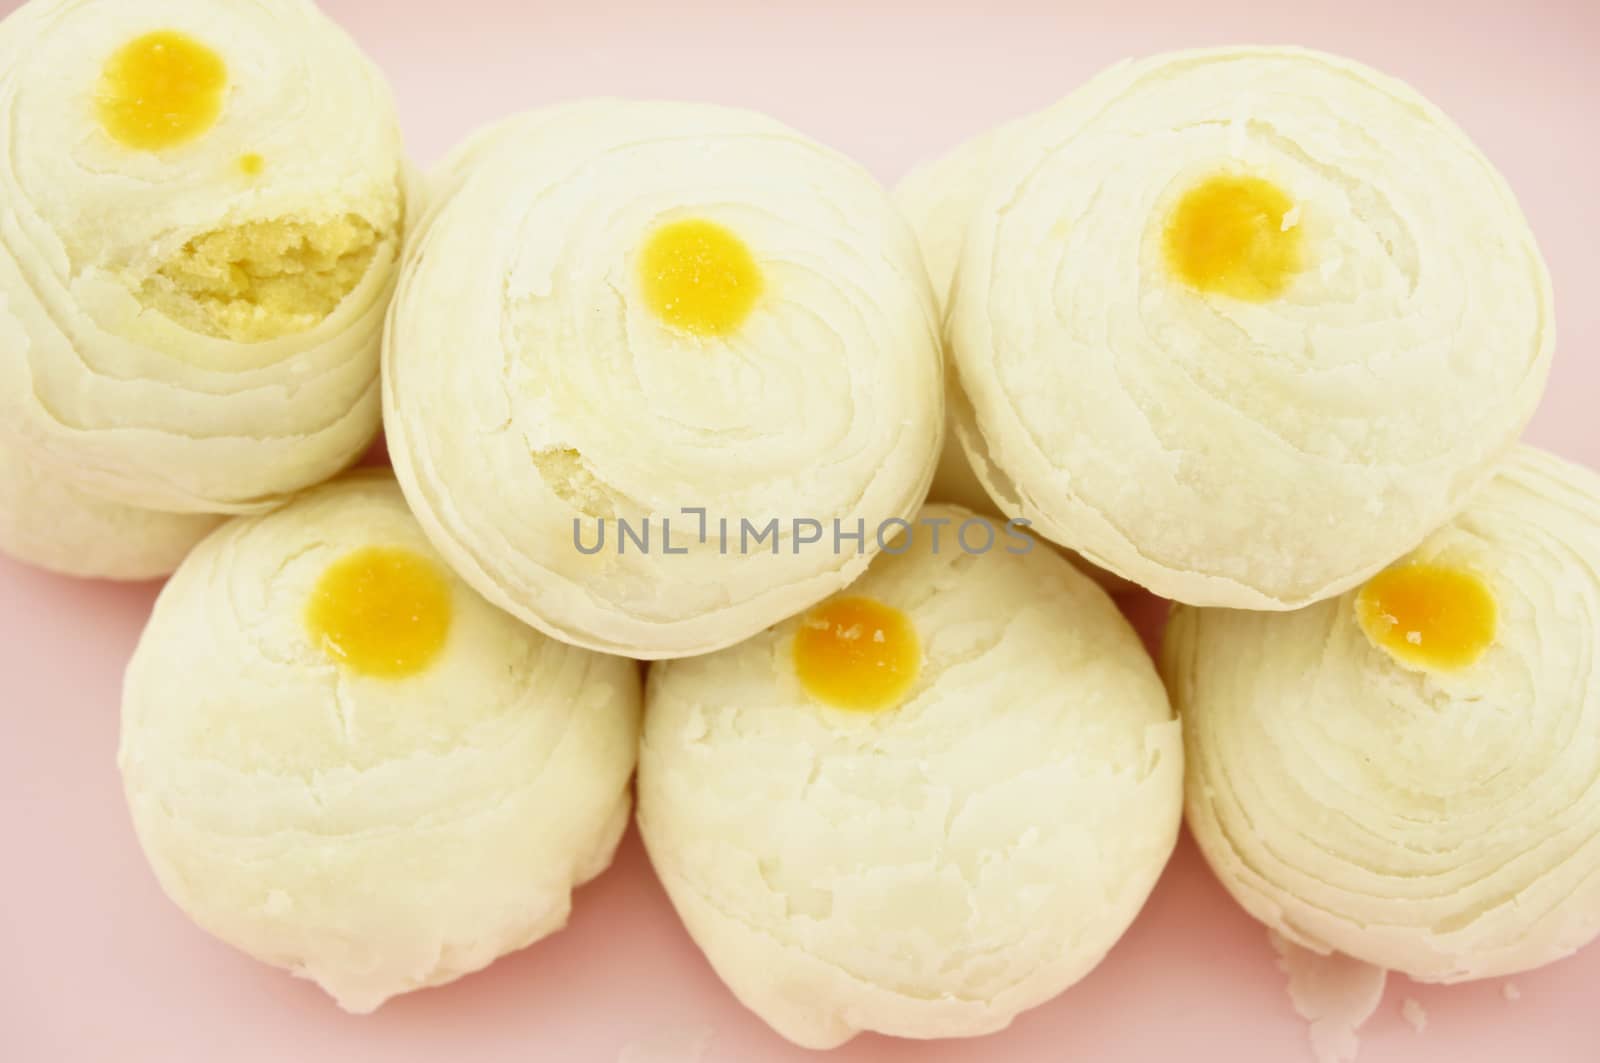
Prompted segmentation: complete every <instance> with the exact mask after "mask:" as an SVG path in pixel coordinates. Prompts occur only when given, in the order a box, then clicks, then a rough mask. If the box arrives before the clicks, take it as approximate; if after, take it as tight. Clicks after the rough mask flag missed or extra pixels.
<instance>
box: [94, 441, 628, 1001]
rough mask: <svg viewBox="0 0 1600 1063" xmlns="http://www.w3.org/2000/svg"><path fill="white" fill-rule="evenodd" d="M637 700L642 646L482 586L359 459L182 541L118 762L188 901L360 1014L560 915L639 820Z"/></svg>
mask: <svg viewBox="0 0 1600 1063" xmlns="http://www.w3.org/2000/svg"><path fill="white" fill-rule="evenodd" d="M639 705H640V690H639V675H638V669H637V666H636V665H635V664H634V663H633V662H631V661H626V660H623V659H621V658H616V657H608V656H604V655H601V654H594V653H590V652H588V651H585V650H580V649H577V648H574V647H571V646H567V645H564V644H562V643H559V642H556V641H554V640H551V639H547V638H545V637H544V636H542V635H540V634H538V633H537V632H534V631H531V630H529V629H528V628H526V627H525V626H523V625H522V624H519V623H517V622H516V621H515V620H514V619H512V618H511V617H509V616H507V615H506V614H505V613H503V612H501V611H500V610H498V609H496V608H494V607H493V606H491V605H490V604H489V603H487V602H485V601H484V600H483V599H482V598H480V597H478V595H476V594H475V593H473V592H472V591H471V589H469V588H468V587H466V586H465V585H464V584H463V583H461V582H460V580H459V579H458V578H456V577H455V576H454V575H453V574H452V573H451V572H450V571H449V569H448V568H447V567H446V566H445V565H444V564H443V563H442V562H441V561H440V560H439V558H438V556H437V555H436V554H435V553H434V552H433V550H432V548H431V547H430V546H429V545H428V542H427V539H426V537H425V536H424V535H423V534H422V531H421V529H419V528H418V527H417V524H416V521H415V519H414V518H412V517H411V515H410V513H409V512H408V511H407V509H406V506H405V503H404V500H403V498H402V497H401V494H400V490H399V488H398V487H397V486H396V485H395V483H394V481H393V479H392V478H391V477H390V476H389V475H388V473H387V472H379V471H376V470H373V471H363V472H358V473H355V474H351V475H350V476H348V477H345V478H343V479H341V480H337V481H335V482H333V483H332V484H329V485H326V486H323V487H320V488H316V489H314V490H312V491H310V492H308V493H306V494H304V495H302V496H300V497H299V498H297V499H296V500H294V501H292V502H290V503H289V504H288V505H286V506H284V507H283V508H281V509H278V510H275V511H273V512H271V513H268V514H266V515H263V516H258V517H248V518H239V519H237V520H235V521H233V522H232V523H229V524H227V525H225V526H224V527H222V528H221V529H219V530H218V531H217V532H216V533H215V534H213V535H212V536H211V537H209V538H208V539H206V540H205V541H204V542H203V543H201V544H200V546H199V547H197V548H196V549H195V551H194V552H193V553H192V554H191V555H190V556H189V558H188V559H187V560H186V561H185V562H184V563H183V565H182V566H181V567H180V568H179V569H178V571H177V573H176V574H175V575H174V576H173V577H172V580H171V581H170V582H169V583H168V584H167V586H166V588H165V589H164V590H163V591H162V593H161V596H160V598H159V599H158V600H157V602H156V607H155V612H154V614H153V615H152V617H151V619H150V623H149V626H148V627H147V628H146V629H145V632H144V635H143V637H142V638H141V639H140V641H139V646H138V649H137V650H136V651H135V653H134V656H133V661H132V663H131V664H130V665H129V668H128V674H127V680H126V684H125V688H124V693H123V705H122V744H121V751H120V754H119V763H120V764H121V768H122V774H123V781H124V784H125V787H126V792H127V798H128V803H129V806H130V808H131V810H132V813H133V821H134V825H135V827H136V828H137V830H138V834H139V840H140V842H141V844H142V845H143V847H144V851H145V855H146V856H147V857H148V858H149V860H150V863H151V866H152V867H153V868H154V869H155V872H156V875H157V877H158V878H159V879H160V881H161V885H162V887H163V888H164V889H165V890H166V892H167V893H168V895H169V896H171V898H172V899H173V900H174V901H175V902H176V903H177V904H178V906H179V907H180V908H182V909H183V910H184V912H186V913H187V914H188V915H189V916H190V917H191V918H192V919H194V921H195V922H196V923H198V924H199V925H200V926H201V927H203V928H205V929H206V930H208V931H210V932H211V933H213V934H215V935H216V936H217V937H219V938H221V939H222V940H223V941H226V942H228V943H229V944H231V945H234V946H236V947H237V948H240V949H242V950H244V951H245V952H247V953H249V954H250V955H252V956H254V957H256V958H258V959H260V960H263V961H264V962H267V963H270V964H274V965H277V966H280V967H285V968H288V969H289V970H291V971H293V972H294V973H296V974H298V975H301V976H303V977H306V978H310V979H314V980H315V981H316V982H317V984H319V985H320V986H321V987H322V988H323V989H325V990H326V991H327V992H328V993H330V994H331V995H332V996H333V997H334V998H335V999H336V1000H337V1001H338V1002H339V1004H340V1005H341V1006H343V1007H345V1008H346V1009H348V1010H351V1011H356V1012H366V1011H371V1010H372V1009H374V1008H376V1007H378V1005H380V1004H382V1003H383V1001H384V1000H386V999H387V998H389V997H391V996H393V995H394V994H397V993H403V992H406V991H409V990H413V989H418V988H422V987H424V986H431V985H439V984H441V983H444V982H448V981H451V980H453V979H455V978H457V977H459V976H461V975H463V974H467V973H469V972H471V971H474V970H477V969H479V968H481V967H483V966H485V965H486V964H488V963H490V962H492V961H493V960H494V959H495V958H496V957H498V956H501V955H504V954H505V953H508V952H510V951H512V950H514V949H519V948H522V947H523V946H525V945H527V944H529V943H531V942H533V941H536V940H538V939H539V938H541V937H544V936H545V935H547V934H549V933H552V932H553V931H555V930H557V929H559V928H560V927H561V926H562V925H563V924H564V923H565V921H566V918H567V914H568V911H569V908H570V904H571V893H572V890H573V888H574V887H576V886H577V885H579V884H581V883H583V882H585V881H587V880H589V879H590V878H592V877H593V876H595V875H597V874H598V873H599V872H600V871H602V870H603V869H604V868H605V867H606V866H607V865H608V864H609V863H610V862H611V857H612V854H613V852H614V850H615V848H616V845H617V842H618V839H619V838H620V836H621V834H622V831H623V828H624V826H625V825H626V822H627V819H628V810H629V804H630V794H629V786H628V783H629V778H630V776H631V774H632V771H633V764H634V761H635V757H636V753H637V749H638V722H639Z"/></svg>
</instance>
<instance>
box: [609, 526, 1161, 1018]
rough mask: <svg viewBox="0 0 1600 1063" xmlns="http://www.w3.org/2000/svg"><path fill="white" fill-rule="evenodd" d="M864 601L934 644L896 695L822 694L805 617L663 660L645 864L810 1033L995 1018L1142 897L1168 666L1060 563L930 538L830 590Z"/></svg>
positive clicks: (1157, 819) (1089, 962)
mask: <svg viewBox="0 0 1600 1063" xmlns="http://www.w3.org/2000/svg"><path fill="white" fill-rule="evenodd" d="M922 515H923V517H925V518H938V517H948V518H953V519H954V520H955V521H956V522H957V523H959V522H960V521H961V520H963V519H965V518H967V517H968V516H970V515H971V514H970V511H967V510H963V509H960V508H957V507H947V506H930V507H928V508H926V509H924V510H923V511H922ZM862 596H865V597H867V598H869V599H871V600H874V601H876V602H881V603H884V604H886V605H887V606H889V607H891V608H892V609H893V610H896V611H899V612H901V613H903V614H904V616H905V617H906V618H907V620H908V622H909V627H911V628H913V629H914V630H915V632H916V634H917V637H918V639H919V642H920V646H921V666H920V671H919V672H918V674H917V675H916V677H915V679H914V680H913V681H912V682H911V683H910V685H909V689H908V690H907V691H906V693H905V694H904V695H903V698H902V699H901V700H900V701H899V702H898V704H897V705H892V706H889V707H883V708H880V709H879V710H878V711H859V710H855V709H845V708H835V707H832V706H830V705H827V704H822V703H820V702H819V701H818V700H817V699H816V696H815V694H814V690H815V689H816V688H815V687H813V686H811V685H808V683H807V680H806V677H805V674H804V673H803V672H801V671H800V670H799V669H798V668H797V667H796V666H795V665H794V664H793V663H792V662H793V660H794V659H795V656H796V654H797V653H798V647H799V643H798V641H797V640H798V639H799V638H800V637H801V636H803V635H805V634H806V633H807V631H806V628H807V625H809V624H810V623H811V619H810V615H809V614H808V615H807V616H802V617H797V618H794V619H791V620H789V621H786V622H784V623H782V624H779V625H777V626H775V627H773V628H771V629H769V630H767V631H765V632H763V633H761V634H759V635H757V636H756V637H754V638H752V639H750V640H749V641H746V642H744V643H741V644H740V645H738V646H735V647H733V648H732V649H728V650H724V651H722V652H720V653H716V654H712V655H709V656H704V657H695V658H690V659H686V660H675V661H669V662H662V663H658V664H655V665H653V666H652V667H651V670H650V676H649V681H648V684H647V691H646V705H647V710H646V716H645V731H644V738H643V742H642V745H641V752H640V771H639V810H638V811H639V825H640V831H641V834H642V836H643V838H644V841H645V844H646V846H647V848H648V850H649V854H650V860H651V863H652V864H653V865H654V867H655V870H656V873H657V874H658V875H659V877H660V879H661V881H662V883H663V885H664V886H665V887H666V890H667V893H668V894H669V896H670V897H671V899H672V902H673V904H674V906H675V907H676V908H677V911H678V913H679V915H680V916H681V917H682V918H683V920H684V923H685V924H686V926H687V927H688V929H689V932H690V934H691V935H692V936H693V937H694V939H695V941H696V943H697V944H698V945H699V946H700V947H701V949H703V950H704V951H705V953H706V955H707V957H708V958H709V959H710V961H711V964H712V966H713V967H715V969H716V971H717V973H718V974H719V975H720V976H721V978H722V979H723V981H724V982H726V983H727V984H728V986H729V987H730V988H731V989H732V990H733V992H734V993H735V994H736V995H737V996H738V998H739V999H740V1000H741V1001H742V1002H743V1003H744V1004H745V1005H746V1006H747V1007H749V1008H750V1009H751V1010H753V1011H754V1012H755V1013H756V1014H757V1015H759V1016H760V1017H761V1018H762V1019H764V1020H765V1021H766V1022H767V1023H769V1024H770V1025H771V1026H772V1027H773V1028H774V1029H776V1030H777V1031H778V1032H779V1033H780V1034H782V1035H783V1036H784V1037H787V1038H788V1039H790V1040H792V1041H794V1042H796V1043H798V1044H801V1045H804V1046H807V1047H810V1048H828V1047H832V1046H835V1045H838V1044H841V1043H843V1042H844V1041H847V1040H849V1039H850V1038H851V1037H853V1036H855V1034H857V1033H859V1032H861V1031H867V1030H871V1031H878V1032H881V1033H886V1034H890V1035H894V1036H901V1037H917V1038H933V1037H962V1036H975V1035H978V1034H983V1033H988V1032H991V1031H994V1030H998V1029H1000V1028H1002V1027H1004V1026H1006V1025H1007V1024H1008V1023H1009V1022H1010V1021H1011V1020H1012V1019H1013V1018H1014V1017H1015V1016H1016V1015H1017V1014H1018V1013H1020V1012H1022V1011H1024V1010H1026V1009H1027V1008H1030V1007H1033V1006H1035V1005H1037V1004H1040V1003H1042V1002H1043V1001H1045V1000H1047V999H1049V998H1050V997H1052V996H1054V995H1056V994H1057V993H1059V992H1061V991H1062V990H1063V989H1065V988H1067V987H1068V986H1070V985H1072V984H1073V983H1074V982H1076V981H1078V980H1079V979H1080V978H1082V977H1083V976H1084V975H1085V974H1087V973H1088V972H1089V971H1090V970H1091V969H1092V968H1093V967H1094V966H1095V965H1096V964H1097V963H1098V962H1099V961H1100V960H1101V958H1102V957H1103V956H1104V955H1105V953H1106V952H1107V951H1108V950H1109V949H1110V948H1111V947H1112V946H1113V944H1114V943H1115V942H1116V941H1117V939H1118V938H1119V937H1120V936H1121V934H1122V932H1123V931H1124V930H1125V929H1126V927H1127V926H1128V925H1129V924H1130V923H1131V922H1132V920H1133V918H1134V916H1135V915H1136V914H1137V912H1138V911H1139V909H1140V907H1141V906H1142V904H1143V903H1144V900H1145V898H1146V897H1147V895H1148V894H1149V891H1150V889H1151V888H1152V886H1153V885H1154V884H1155V881H1156V879H1157V877H1158V876H1159V874H1160V872H1161V869H1162V867H1163V866H1164V865H1165V863H1166V860H1167V858H1168V856H1169V855H1170V854H1171V851H1172V848H1173V845H1174V843H1175V841H1176V838H1177V831H1178V824H1179V818H1180V811H1181V809H1180V806H1181V802H1182V792H1181V791H1182V779H1183V749H1182V745H1181V742H1180V735H1179V725H1178V723H1177V721H1176V720H1175V719H1174V718H1173V714H1172V710H1171V709H1170V707H1169V706H1168V703H1167V700H1166V696H1165V693H1164V691H1163V690H1162V687H1161V683H1160V680H1159V679H1158V678H1157V676H1156V672H1155V668H1154V666H1153V664H1152V663H1151V661H1150V659H1149V657H1148V655H1146V653H1145V652H1144V649H1143V647H1142V646H1141V645H1140V643H1139V640H1138V638H1137V637H1136V636H1135V634H1134V633H1133V631H1132V630H1131V629H1130V628H1129V627H1128V625H1127V622H1126V621H1125V620H1124V619H1123V618H1122V616H1121V615H1120V614H1119V613H1118V612H1117V610H1116V607H1115V606H1114V605H1113V604H1112V602H1111V600H1110V598H1108V597H1107V596H1106V594H1105V592H1104V591H1102V590H1101V589H1100V588H1098V587H1097V586H1095V585H1094V584H1093V583H1092V582H1091V581H1090V580H1089V579H1088V578H1087V577H1086V576H1084V575H1083V574H1082V573H1080V572H1078V571H1077V570H1076V569H1075V568H1074V567H1073V566H1072V565H1071V564H1070V563H1069V562H1067V561H1066V560H1065V559H1064V558H1062V557H1060V556H1059V555H1057V554H1055V553H1054V552H1053V551H1051V550H1048V549H1045V548H1044V547H1043V546H1042V545H1040V544H1035V545H1034V547H1033V549H1032V551H1031V552H1030V553H1028V554H1026V555H1021V556H1018V555H1012V554H1008V553H1005V552H1004V551H1003V550H1000V549H996V550H994V551H991V552H989V553H986V554H982V555H970V554H966V553H963V552H962V551H960V550H955V549H951V548H950V544H949V543H948V542H947V543H946V545H945V548H944V549H942V550H941V551H940V552H937V553H936V552H934V551H933V550H932V549H931V543H930V541H929V540H928V538H927V537H926V536H922V537H921V538H920V540H918V539H916V538H914V539H913V543H912V545H911V547H910V549H909V550H908V551H907V552H906V553H905V554H903V555H901V556H891V555H889V554H887V553H886V554H884V555H883V556H880V557H879V558H878V559H877V560H876V561H875V562H874V563H873V565H872V567H871V568H870V569H869V570H868V572H867V574H866V575H865V576H864V577H863V578H862V579H861V580H860V581H858V582H857V583H855V584H853V585H852V586H851V587H850V589H849V590H848V591H847V592H846V594H845V595H844V596H841V597H840V598H835V599H831V600H830V604H833V605H838V606H845V605H847V604H848V603H850V602H852V601H857V600H859V599H860V598H861V597H862ZM827 608H828V605H826V604H825V605H824V606H822V607H819V611H820V610H824V609H827ZM856 615H857V616H860V615H863V614H860V613H859V611H857V612H856ZM874 638H878V636H876V635H875V636H874ZM878 642H879V645H880V647H881V645H882V640H881V638H880V639H878Z"/></svg>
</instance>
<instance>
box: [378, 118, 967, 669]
mask: <svg viewBox="0 0 1600 1063" xmlns="http://www.w3.org/2000/svg"><path fill="white" fill-rule="evenodd" d="M430 196H431V197H432V199H433V202H432V206H431V209H430V211H429V213H428V215H427V217H426V219H425V221H424V222H423V225H422V227H421V231H420V233H419V234H418V236H417V238H416V239H415V240H414V241H412V242H411V243H410V244H409V246H408V250H407V255H406V262H405V265H404V267H403V278H402V281H401V284H400V290H399V293H398V295H397V298H396V304H395V311H394V314H393V316H392V318H391V321H390V326H389V334H388V342H387V344H386V347H385V364H384V370H385V371H384V413H385V425H386V429H387V432H388V439H389V444H390V453H391V454H392V456H393V458H394V463H395V470H396V472H397V474H398V475H399V478H400V482H401V485H402V486H403V487H404V488H405V490H406V494H407V497H408V498H409V500H410V502H411V504H412V507H413V509H415V510H416V512H417V515H418V517H419V519H421V521H422V523H423V526H424V527H425V528H426V529H427V530H428V533H429V535H430V537H431V538H432V539H433V541H434V542H435V544H436V545H437V546H438V548H439V550H440V552H441V553H443V554H444V555H445V556H446V557H448V558H449V559H450V561H451V563H452V564H453V565H454V566H455V567H456V568H457V569H458V570H459V571H460V572H461V573H462V574H463V575H464V577H465V578H466V579H467V580H468V581H469V582H471V583H472V584H473V586H475V587H476V588H477V589H478V590H479V591H480V592H481V593H482V594H484V595H485V596H486V597H488V598H489V599H490V600H491V601H493V602H495V603H496V604H497V605H500V606H501V607H503V608H505V609H507V610H508V611H510V612H512V613H513V614H515V615H516V616H518V617H521V618H522V619H523V620H526V621H527V622H528V623H530V624H533V625H535V626H536V627H538V628H540V629H541V630H543V631H546V632H548V633H549V634H552V635H554V636H556V637H558V638H561V639H564V640H566V641H569V642H573V643H575V644H578V645H583V646H588V647H591V648H594V649H599V650H604V651H607V652H612V653H625V654H628V655H630V656H634V657H641V658H666V657H675V656H683V655H686V654H693V653H701V652H707V651H710V650H715V649H718V648H721V647H724V646H727V645H730V644H732V643H735V642H738V641H740V640H741V639H744V638H747V637H749V636H750V635H752V634H754V633H756V632H758V631H760V630H761V629H762V628H764V627H766V626H767V625H769V624H772V623H776V622H777V621H779V620H782V619H784V618H785V617H788V616H791V615H793V614H794V613H795V612H797V611H799V610H801V609H804V608H806V607H807V606H809V605H812V604H814V603H815V602H817V601H818V600H820V599H821V598H823V597H825V596H826V595H828V594H829V593H831V592H833V591H836V590H838V589H839V588H841V587H843V586H845V585H846V584H848V583H849V582H850V581H851V580H853V579H854V578H855V577H856V576H858V575H859V574H860V573H861V571H862V570H863V569H864V568H865V566H866V564H867V562H868V560H869V559H870V557H871V556H872V555H873V554H874V553H875V552H876V551H877V549H878V547H879V543H880V540H881V539H883V538H885V536H882V535H880V534H879V532H880V531H881V530H882V529H883V526H884V525H885V523H886V522H891V521H895V520H903V519H904V518H906V517H908V516H910V515H911V514H912V513H914V512H915V510H916V508H917V506H918V505H920V504H921V502H922V500H923V497H924V495H925V494H926V492H927V487H928V483H929V480H930V479H931V478H932V473H933V466H934V463H935V459H936V457H937V454H938V447H939V442H940V438H941V433H942V427H943V416H944V409H943V399H942V387H943V384H942V366H941V359H940V351H939V339H938V329H937V323H936V319H935V300H934V298H933V293H932V291H931V290H930V288H929V286H928V282H927V279H926V274H925V272H924V270H923V267H922V263H921V260H920V257H919V255H918V251H917V247H916V242H915V240H914V238H913V236H912V234H911V232H910V230H909V229H908V228H907V226H906V224H905V222H904V221H903V220H902V219H901V217H900V216H899V214H898V213H897V212H896V211H895V210H894V208H893V206H892V205H891V203H890V201H889V198H888V196H887V195H886V194H885V193H884V191H883V190H882V189H881V188H880V187H879V186H878V185H877V184H876V183H875V182H874V181H873V180H872V178H871V177H869V176H868V175H867V174H866V172H865V171H864V170H862V169H861V168H860V167H859V166H857V165H856V164H854V163H852V162H850V161H848V160H847V159H845V158H843V157H842V156H840V155H838V154H836V153H834V152H832V151H829V150H827V149H825V148H822V147H821V146H819V145H817V144H815V143H813V142H811V141H809V140H807V139H805V138H804V137H802V136H800V135H799V134H797V133H795V132H793V131H792V130H790V129H788V128H786V127H784V126H782V125H780V124H778V123H777V122H775V121H772V120H771V119H769V118H765V117H762V116H760V115H756V114H751V113H748V112H744V111H736V110H728V109H724V108H717V107H707V106H696V105H690V104H674V103H630V102H618V101H600V102H594V103H581V104H573V105H568V106H563V107H558V108H553V109H551V110H547V111H541V112H537V113H534V114H531V115H526V116H522V117H519V118H515V119H512V120H510V121H508V122H506V123H503V124H501V125H499V126H497V127H494V128H493V129H490V130H488V131H487V132H485V133H482V134H480V135H479V136H477V137H476V138H474V139H473V140H471V141H469V142H468V144H467V145H466V146H465V147H463V148H462V149H461V150H460V151H458V152H457V153H456V155H455V156H454V157H453V158H452V159H451V160H449V161H448V162H446V164H445V165H444V167H443V169H442V170H441V172H440V174H439V175H438V176H437V177H436V179H435V180H434V181H433V182H432V189H431V191H430ZM686 510H697V511H698V513H696V514H690V513H687V512H686ZM746 521H748V522H750V525H751V526H752V527H753V528H755V529H756V530H758V531H764V530H765V529H766V528H767V527H768V526H769V524H772V525H774V526H775V531H774V533H773V536H772V537H771V538H769V539H768V540H767V541H766V542H765V543H763V544H761V545H757V546H753V547H751V546H749V544H748V542H747V540H746V539H744V538H741V537H740V535H739V532H740V531H741V530H742V526H743V522H746ZM723 522H727V527H728V528H730V529H731V533H730V534H728V535H726V536H725V535H724V534H723V533H722V527H723ZM807 522H815V527H820V528H821V529H822V535H823V540H822V543H821V545H818V544H815V543H811V544H808V543H807V542H805V541H803V540H805V539H806V538H808V537H809V536H810V535H811V534H812V528H813V525H812V524H811V523H807ZM624 524H626V526H627V528H628V529H629V530H631V532H632V533H633V534H634V535H635V536H637V535H638V534H639V533H640V532H641V531H647V534H648V536H649V541H648V543H647V544H641V543H640V542H638V541H637V539H635V540H629V539H628V538H626V534H627V532H625V530H624V527H623V525H624ZM836 527H837V528H839V529H842V531H843V532H844V533H845V534H846V535H860V534H861V533H862V532H863V531H864V536H862V538H859V539H856V540H849V539H846V540H843V543H842V548H839V547H838V546H837V545H836V544H837V543H838V540H836V539H835V537H834V530H835V528H836ZM891 534H892V530H891ZM858 544H859V545H858Z"/></svg>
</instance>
